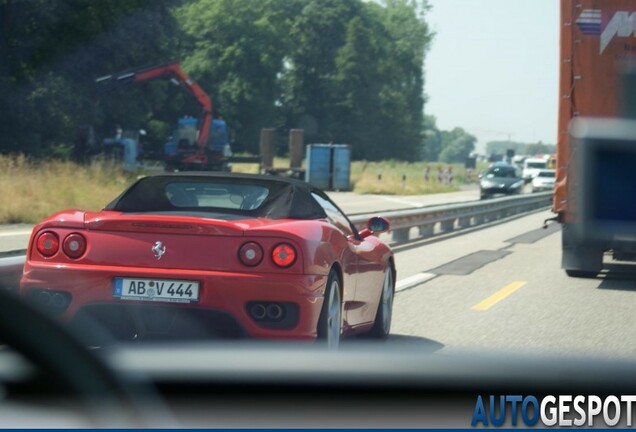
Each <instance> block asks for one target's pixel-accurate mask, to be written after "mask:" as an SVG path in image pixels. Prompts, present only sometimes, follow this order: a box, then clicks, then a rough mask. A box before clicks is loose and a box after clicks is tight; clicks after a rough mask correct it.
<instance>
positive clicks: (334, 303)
mask: <svg viewBox="0 0 636 432" xmlns="http://www.w3.org/2000/svg"><path fill="white" fill-rule="evenodd" d="M340 286H341V283H340V278H339V277H338V274H337V273H336V272H335V271H334V270H332V271H331V272H330V273H329V277H328V278H327V286H326V287H325V298H324V301H323V303H322V309H321V310H320V317H319V318H318V326H317V328H316V331H317V335H318V342H319V343H322V344H324V345H325V346H326V347H327V348H328V349H337V348H338V345H339V344H340V332H341V329H342V301H341V300H340Z"/></svg>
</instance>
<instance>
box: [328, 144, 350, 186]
mask: <svg viewBox="0 0 636 432" xmlns="http://www.w3.org/2000/svg"><path fill="white" fill-rule="evenodd" d="M332 160H333V163H332V172H331V179H332V184H331V189H334V190H338V191H348V190H351V147H349V146H348V145H344V144H337V145H334V146H333V148H332Z"/></svg>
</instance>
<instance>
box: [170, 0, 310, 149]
mask: <svg viewBox="0 0 636 432" xmlns="http://www.w3.org/2000/svg"><path fill="white" fill-rule="evenodd" d="M298 4H300V2H299V1H294V0H288V1H285V2H283V1H274V0H263V1H252V0H198V1H195V2H192V3H188V4H186V5H184V6H182V7H180V8H178V9H177V11H176V16H177V17H178V20H179V23H180V25H181V27H182V28H183V30H184V31H185V32H186V34H187V35H188V36H189V42H188V44H186V46H185V47H184V51H183V52H184V61H183V65H184V67H185V68H186V69H187V70H188V71H190V73H191V75H192V76H193V77H194V78H195V79H196V80H197V81H198V82H199V84H200V85H201V86H202V87H203V88H205V89H206V90H207V91H208V93H209V94H210V95H211V97H212V99H213V102H214V104H215V107H216V110H217V112H218V113H219V114H220V115H222V116H223V117H224V118H225V119H226V121H227V122H228V126H229V127H230V128H231V129H232V130H234V131H235V133H236V138H237V140H238V142H239V143H240V144H241V146H242V147H243V148H245V149H247V150H250V151H252V152H258V136H259V131H260V129H261V128H263V127H271V126H272V125H273V124H276V123H278V122H279V121H278V118H277V115H278V110H277V109H276V108H275V107H276V104H277V103H278V100H279V95H280V90H279V89H280V87H279V81H278V76H279V74H280V72H281V71H282V69H283V60H284V56H285V54H286V52H288V50H289V49H290V44H291V43H292V40H291V39H289V37H288V35H289V31H290V30H289V28H290V26H291V18H292V16H293V13H294V11H295V10H297V9H298Z"/></svg>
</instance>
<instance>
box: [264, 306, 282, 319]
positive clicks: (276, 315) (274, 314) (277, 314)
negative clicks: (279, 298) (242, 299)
mask: <svg viewBox="0 0 636 432" xmlns="http://www.w3.org/2000/svg"><path fill="white" fill-rule="evenodd" d="M282 317H283V308H281V307H280V305H279V304H278V303H271V304H268V305H267V318H269V319H272V320H279V319H281V318H282Z"/></svg>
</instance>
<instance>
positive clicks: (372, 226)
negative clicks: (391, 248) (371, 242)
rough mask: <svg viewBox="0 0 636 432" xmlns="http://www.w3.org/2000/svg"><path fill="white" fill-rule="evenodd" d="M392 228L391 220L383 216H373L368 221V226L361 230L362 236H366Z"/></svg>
mask: <svg viewBox="0 0 636 432" xmlns="http://www.w3.org/2000/svg"><path fill="white" fill-rule="evenodd" d="M389 229H391V224H390V223H389V221H388V220H387V219H385V218H383V217H377V216H376V217H372V218H371V219H369V221H368V222H367V227H366V228H365V229H363V230H362V231H360V237H362V238H366V237H369V236H370V235H373V234H381V233H384V232H387V231H388V230H389Z"/></svg>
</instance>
